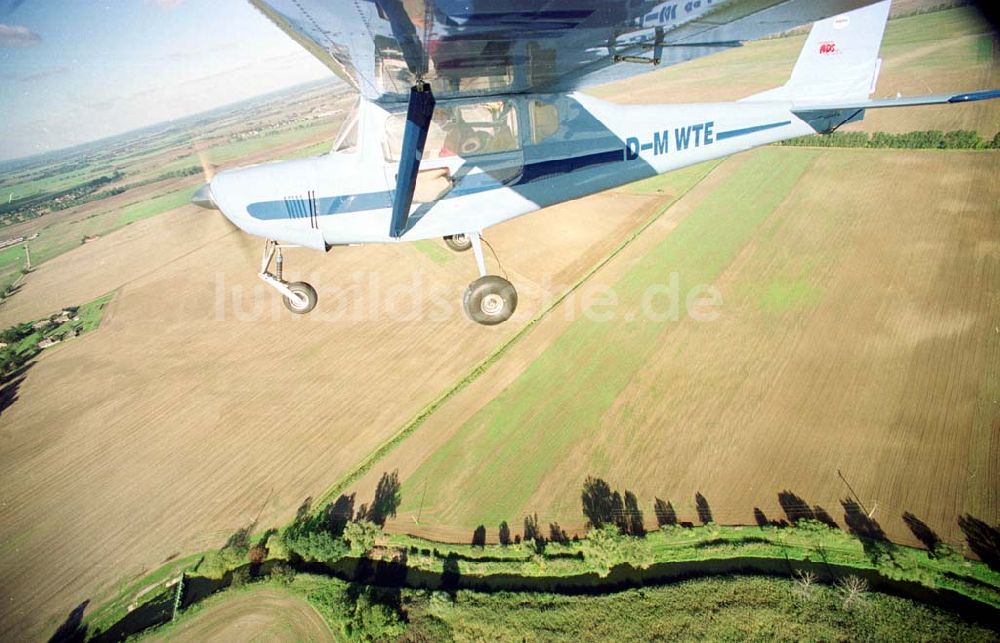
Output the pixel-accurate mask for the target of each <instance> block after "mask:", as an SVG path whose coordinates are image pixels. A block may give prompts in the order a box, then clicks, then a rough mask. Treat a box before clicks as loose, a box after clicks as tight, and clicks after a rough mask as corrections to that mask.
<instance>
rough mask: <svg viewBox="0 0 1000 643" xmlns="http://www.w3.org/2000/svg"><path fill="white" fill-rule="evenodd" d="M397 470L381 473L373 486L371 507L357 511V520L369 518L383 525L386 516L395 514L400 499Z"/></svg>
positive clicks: (390, 516) (391, 516)
mask: <svg viewBox="0 0 1000 643" xmlns="http://www.w3.org/2000/svg"><path fill="white" fill-rule="evenodd" d="M400 487H401V485H400V483H399V471H398V470H397V471H393V472H392V473H383V474H382V477H381V478H380V479H379V481H378V486H377V487H375V497H374V498H372V504H371V507H369V508H367V509H365V510H364V511H362V510H359V511H358V517H357V519H358V520H362V519H364V520H370V521H371V522H373V523H375V524H376V525H378V526H380V527H384V526H385V521H386V519H387V518H394V517H395V516H396V509H398V508H399V503H400V502H401V501H402V495H401V494H400Z"/></svg>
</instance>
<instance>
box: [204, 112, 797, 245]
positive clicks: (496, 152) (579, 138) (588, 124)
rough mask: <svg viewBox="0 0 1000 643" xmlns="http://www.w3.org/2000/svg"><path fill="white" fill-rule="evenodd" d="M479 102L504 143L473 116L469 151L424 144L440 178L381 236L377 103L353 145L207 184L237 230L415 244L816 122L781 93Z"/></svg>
mask: <svg viewBox="0 0 1000 643" xmlns="http://www.w3.org/2000/svg"><path fill="white" fill-rule="evenodd" d="M480 102H481V103H489V104H490V105H489V109H492V110H493V112H494V115H495V112H497V111H499V110H505V115H504V117H503V118H504V121H503V128H504V129H505V136H507V138H506V139H505V142H504V143H503V144H502V145H499V146H498V147H497V148H496V149H491V148H490V144H491V141H490V140H489V139H490V138H491V137H493V138H494V140H495V138H496V137H497V136H499V134H498V133H497V125H496V123H495V122H485V123H473V124H472V125H470V126H468V127H467V128H466V129H467V132H468V136H470V137H472V138H475V141H474V142H473V143H465V145H466V149H467V150H468V151H469V152H470V153H465V154H464V155H460V154H462V150H461V149H459V150H457V151H451V150H449V151H448V152H449V153H447V154H444V153H438V154H435V153H434V151H433V150H432V151H430V153H428V150H425V158H424V161H423V163H422V165H421V175H422V176H423V175H436V176H437V178H438V179H439V180H441V179H443V180H444V181H446V182H447V183H443V184H442V189H441V190H437V191H434V190H432V195H431V197H425V199H427V200H424V201H421V200H420V199H419V198H417V199H415V200H414V203H413V206H412V208H411V214H410V221H411V223H410V227H409V228H408V229H407V230H406V231H405V233H404V234H402V235H401V236H400V237H397V238H394V237H391V236H390V235H389V220H390V215H391V208H392V200H393V189H394V186H395V172H396V168H397V167H398V159H394V158H393V152H392V150H391V148H392V145H393V142H392V140H391V139H392V133H391V131H390V130H391V129H392V128H391V123H390V122H391V120H392V119H393V118H398V115H397V114H396V113H395V112H393V111H390V110H386V109H383V108H381V107H379V106H377V105H374V104H366V103H362V109H361V113H360V114H359V117H358V120H359V133H361V134H362V137H361V140H360V141H359V144H358V146H357V147H356V148H354V149H353V150H350V151H334V152H331V153H330V154H327V155H324V156H320V157H315V158H309V159H301V160H293V161H278V162H274V163H268V164H265V165H259V166H254V167H249V168H242V169H237V170H231V171H226V172H222V173H220V174H219V175H217V176H216V177H215V178H214V179H213V181H212V183H211V189H212V195H213V199H214V200H215V202H216V203H217V205H218V206H219V207H220V209H221V210H222V212H223V213H225V215H226V216H227V217H229V218H230V219H231V220H232V221H233V223H235V224H236V225H237V226H239V227H240V228H242V229H243V230H245V231H246V232H248V233H250V234H254V235H257V236H261V237H265V238H269V239H276V240H279V241H281V242H284V243H288V244H294V245H300V246H306V247H311V248H316V249H329V248H330V247H331V246H335V245H343V244H357V243H388V242H394V241H413V240H418V239H426V238H434V237H442V236H446V235H451V234H464V233H468V232H472V231H478V230H482V229H485V228H487V227H489V226H492V225H496V224H497V223H501V222H503V221H506V220H508V219H512V218H514V217H518V216H521V215H523V214H527V213H529V212H533V211H535V210H538V209H540V208H543V207H546V206H549V205H553V204H555V203H560V202H562V201H567V200H570V199H575V198H579V197H582V196H586V195H588V194H593V193H595V192H600V191H602V190H607V189H609V188H613V187H617V186H620V185H624V184H627V183H631V182H634V181H638V180H641V179H645V178H648V177H651V176H654V175H657V174H662V173H664V172H669V171H672V170H676V169H679V168H682V167H685V166H688V165H693V164H696V163H701V162H703V161H707V160H710V159H715V158H719V157H723V156H727V155H730V154H734V153H737V152H741V151H744V150H747V149H750V148H753V147H757V146H760V145H767V144H769V143H773V142H775V141H779V140H783V139H787V138H793V137H797V136H802V135H804V134H809V133H813V132H814V131H815V130H814V128H813V127H812V126H810V125H809V124H808V123H807V122H805V121H803V120H801V119H800V118H798V117H797V116H795V114H793V113H792V111H791V108H792V105H791V103H788V102H774V103H758V102H755V103H717V104H716V103H706V104H687V105H617V104H613V103H609V102H607V101H603V100H600V99H597V98H594V97H591V96H587V95H584V94H576V93H574V94H569V95H524V96H510V97H504V98H503V99H500V100H498V99H495V98H491V99H489V100H488V101H480ZM440 107H441V106H440V105H439V108H440ZM449 107H450V108H456V109H458V108H463V109H466V110H467V111H469V110H479V111H480V112H481V113H483V114H488V113H490V111H489V109H486V108H483V109H479V107H478V106H477V103H476V101H474V100H473V101H469V100H465V101H448V102H446V103H445V104H444V108H449ZM466 124H467V123H464V122H463V126H464V125H466ZM477 128H478V129H477ZM378 134H381V135H378ZM460 144H461V143H460ZM429 145H431V143H429ZM477 145H478V146H479V147H478V148H477V149H473V148H476V146H477ZM418 192H419V190H418ZM472 213H474V214H475V216H474V217H473V216H470V215H471V214H472Z"/></svg>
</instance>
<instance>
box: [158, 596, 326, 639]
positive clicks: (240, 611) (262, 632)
mask: <svg viewBox="0 0 1000 643" xmlns="http://www.w3.org/2000/svg"><path fill="white" fill-rule="evenodd" d="M219 599H221V600H213V601H212V602H211V603H210V604H207V605H205V606H203V607H201V608H200V609H199V611H198V613H197V614H195V615H193V616H189V617H187V618H185V619H184V621H183V622H182V623H181V624H180V625H178V626H176V627H170V628H169V629H168V630H166V631H165V632H163V633H154V634H153V635H152V636H149V637H147V640H150V641H199V642H201V641H206V642H207V641H219V642H220V643H225V642H228V641H251V640H252V641H335V640H336V639H335V638H334V636H333V634H332V633H331V632H330V628H328V627H327V626H326V623H324V622H323V618H322V617H321V616H320V615H319V614H318V613H317V612H316V610H314V609H313V608H312V606H310V605H309V603H307V602H306V601H305V600H303V599H302V598H299V597H298V596H295V595H294V594H292V593H290V592H287V591H282V590H280V589H277V588H274V587H267V588H261V589H252V590H248V591H245V592H241V593H238V594H236V595H229V594H226V595H225V596H220V597H219Z"/></svg>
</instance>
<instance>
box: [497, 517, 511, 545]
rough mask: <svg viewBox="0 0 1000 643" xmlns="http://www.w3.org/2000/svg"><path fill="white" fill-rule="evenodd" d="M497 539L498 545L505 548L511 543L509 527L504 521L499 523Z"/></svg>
mask: <svg viewBox="0 0 1000 643" xmlns="http://www.w3.org/2000/svg"><path fill="white" fill-rule="evenodd" d="M497 537H498V538H499V540H500V544H501V545H503V546H504V547H506V546H507V545H509V544H510V543H511V540H510V525H508V524H507V521H506V520H504V521H503V522H501V523H500V528H499V529H498V530H497Z"/></svg>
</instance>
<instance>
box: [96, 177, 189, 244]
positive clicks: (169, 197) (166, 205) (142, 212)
mask: <svg viewBox="0 0 1000 643" xmlns="http://www.w3.org/2000/svg"><path fill="white" fill-rule="evenodd" d="M193 193H194V189H193V188H192V187H191V186H184V187H182V188H178V189H176V190H173V191H171V192H167V193H166V194H161V195H160V196H157V197H153V198H152V199H146V200H143V201H139V202H137V203H132V204H131V205H127V206H125V207H124V208H122V209H121V210H120V211H119V212H118V218H117V219H116V220H115V223H114V227H113V228H112V230H117V229H118V228H120V227H123V226H127V225H128V224H130V223H135V222H136V221H142V220H143V219H148V218H149V217H154V216H156V215H158V214H163V213H164V212H168V211H170V210H173V209H175V208H179V207H181V206H184V205H187V204H188V203H190V202H191V195H192V194H193ZM112 230H108V231H107V232H104V233H103V234H107V233H108V232H111V231H112Z"/></svg>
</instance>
